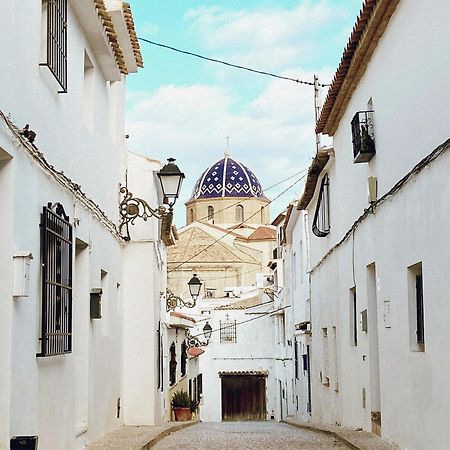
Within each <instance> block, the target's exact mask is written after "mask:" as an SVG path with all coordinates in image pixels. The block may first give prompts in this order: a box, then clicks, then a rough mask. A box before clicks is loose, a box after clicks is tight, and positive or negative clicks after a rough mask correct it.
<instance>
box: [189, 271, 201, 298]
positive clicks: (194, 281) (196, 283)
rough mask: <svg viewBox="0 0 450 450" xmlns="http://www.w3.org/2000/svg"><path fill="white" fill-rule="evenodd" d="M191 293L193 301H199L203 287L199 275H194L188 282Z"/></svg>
mask: <svg viewBox="0 0 450 450" xmlns="http://www.w3.org/2000/svg"><path fill="white" fill-rule="evenodd" d="M188 286H189V292H190V294H191V297H192V299H193V300H194V301H195V300H197V298H198V296H199V295H200V289H201V287H202V282H201V281H200V280H199V279H198V278H197V274H196V273H194V276H193V277H192V278H191V279H190V280H189V282H188Z"/></svg>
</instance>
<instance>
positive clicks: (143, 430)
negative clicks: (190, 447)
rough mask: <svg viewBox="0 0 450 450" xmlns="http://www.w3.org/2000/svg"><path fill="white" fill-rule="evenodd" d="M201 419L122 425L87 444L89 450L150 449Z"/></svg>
mask: <svg viewBox="0 0 450 450" xmlns="http://www.w3.org/2000/svg"><path fill="white" fill-rule="evenodd" d="M198 422H199V421H198V420H197V421H194V420H193V421H189V422H168V423H165V424H162V425H154V426H126V425H124V426H121V427H119V428H117V429H116V430H114V431H111V432H109V433H107V434H105V435H104V436H103V437H101V438H100V439H97V440H96V441H93V442H91V443H90V444H88V445H87V446H86V449H87V450H148V449H150V448H151V447H153V446H154V445H155V444H156V443H157V442H158V441H160V440H161V439H162V438H164V437H166V436H168V435H169V434H170V433H174V432H175V431H178V430H182V429H183V428H186V427H189V426H191V425H195V424H196V423H198Z"/></svg>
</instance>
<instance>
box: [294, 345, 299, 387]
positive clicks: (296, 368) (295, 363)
mask: <svg viewBox="0 0 450 450" xmlns="http://www.w3.org/2000/svg"><path fill="white" fill-rule="evenodd" d="M294 358H295V359H294V367H295V378H297V380H298V341H297V338H295V340H294Z"/></svg>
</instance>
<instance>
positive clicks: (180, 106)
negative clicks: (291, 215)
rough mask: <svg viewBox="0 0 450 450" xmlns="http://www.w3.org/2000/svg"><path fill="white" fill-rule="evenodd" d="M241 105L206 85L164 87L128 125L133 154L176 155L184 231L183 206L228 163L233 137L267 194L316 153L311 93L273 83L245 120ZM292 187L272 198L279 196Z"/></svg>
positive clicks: (236, 151)
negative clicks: (209, 170) (198, 184)
mask: <svg viewBox="0 0 450 450" xmlns="http://www.w3.org/2000/svg"><path fill="white" fill-rule="evenodd" d="M292 73H293V72H292ZM292 73H291V72H289V73H287V75H289V74H292ZM309 76H311V77H312V74H309ZM237 100H238V99H236V98H235V94H234V93H233V92H232V91H230V90H227V89H226V88H224V87H218V86H207V85H193V86H184V87H182V86H181V87H180V86H164V87H162V88H161V89H159V90H158V91H157V92H155V93H154V94H153V95H151V96H150V97H143V98H141V99H140V100H138V101H136V98H135V99H134V106H133V107H132V108H131V109H130V111H129V114H128V124H127V132H128V133H129V134H130V139H129V141H128V145H129V148H130V150H133V151H137V152H139V153H144V154H147V155H149V156H151V157H156V158H159V159H161V160H164V159H165V158H166V157H168V156H174V157H176V158H177V160H178V162H179V165H180V167H181V168H182V169H183V170H184V171H185V173H186V175H187V179H186V182H185V187H184V190H183V199H182V201H181V202H180V207H179V208H177V210H178V211H177V214H178V216H177V221H178V223H179V224H182V223H183V221H184V211H183V207H182V202H184V201H187V200H188V198H189V195H190V193H191V190H192V187H193V185H194V183H195V181H196V180H197V178H198V177H199V176H200V174H201V172H202V171H203V170H204V169H205V168H206V167H207V166H208V165H209V164H212V163H213V162H214V161H215V160H217V159H219V158H221V157H222V156H223V151H224V150H225V147H226V140H225V138H226V136H230V138H231V139H230V146H231V150H232V155H233V156H234V157H235V158H236V159H238V160H239V161H241V162H242V163H243V164H245V165H248V166H249V167H250V168H251V169H252V170H253V171H254V172H255V174H256V175H257V176H258V178H259V179H260V181H261V183H262V184H263V187H268V186H271V185H272V184H275V183H277V182H278V181H280V180H282V179H284V178H286V177H288V176H290V175H292V174H294V173H296V172H298V171H300V170H301V169H303V168H306V167H307V166H308V165H309V163H310V159H311V157H312V155H313V154H314V151H315V147H314V142H315V141H314V109H313V108H314V103H313V88H312V87H310V86H303V85H296V84H294V83H290V82H287V81H283V80H273V81H271V82H269V84H268V85H267V87H266V88H265V89H263V91H262V92H261V94H260V95H259V96H257V98H256V99H255V100H254V101H253V102H251V103H250V104H248V105H246V106H245V107H244V108H242V110H241V111H240V112H239V113H236V112H235V111H233V105H234V102H235V101H237ZM293 181H295V180H294V179H293V180H290V181H289V182H287V183H284V184H283V185H281V186H279V187H277V188H274V189H272V190H271V191H270V192H269V193H268V196H269V197H274V196H276V195H277V193H279V192H281V191H282V190H283V189H284V187H286V186H287V185H289V183H292V182H293ZM300 186H301V185H298V186H297V187H296V188H295V189H293V190H292V191H291V192H289V193H288V194H286V195H285V196H283V198H280V200H279V201H278V202H277V203H276V204H275V205H274V206H273V207H272V211H273V213H276V212H277V211H279V210H281V209H282V208H284V207H285V205H286V204H287V203H288V202H289V201H290V200H291V199H292V198H294V197H295V195H296V194H298V193H299V192H300Z"/></svg>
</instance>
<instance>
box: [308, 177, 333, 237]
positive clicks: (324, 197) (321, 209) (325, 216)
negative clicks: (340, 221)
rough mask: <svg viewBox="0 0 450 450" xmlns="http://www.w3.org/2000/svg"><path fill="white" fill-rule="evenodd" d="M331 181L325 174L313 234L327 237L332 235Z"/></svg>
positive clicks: (315, 214)
mask: <svg viewBox="0 0 450 450" xmlns="http://www.w3.org/2000/svg"><path fill="white" fill-rule="evenodd" d="M329 191H330V181H329V179H328V175H327V174H325V175H324V177H323V178H322V183H321V185H320V192H319V199H318V201H317V207H316V212H315V213H314V221H313V225H312V231H313V233H314V234H315V235H316V236H318V237H325V236H327V235H328V234H329V233H330V192H329Z"/></svg>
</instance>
